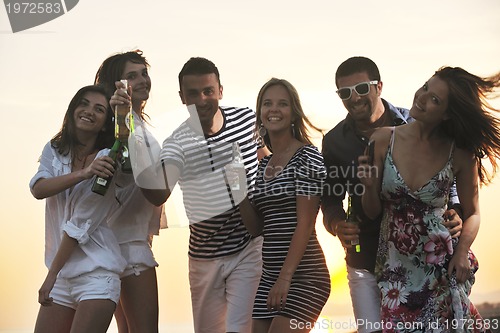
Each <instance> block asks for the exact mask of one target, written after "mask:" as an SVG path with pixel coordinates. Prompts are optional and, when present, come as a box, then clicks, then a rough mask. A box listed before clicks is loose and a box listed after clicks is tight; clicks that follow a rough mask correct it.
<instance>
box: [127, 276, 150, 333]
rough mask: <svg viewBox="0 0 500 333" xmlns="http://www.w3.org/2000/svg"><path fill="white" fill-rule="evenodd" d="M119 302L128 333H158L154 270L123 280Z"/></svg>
mask: <svg viewBox="0 0 500 333" xmlns="http://www.w3.org/2000/svg"><path fill="white" fill-rule="evenodd" d="M120 302H121V305H122V308H123V312H124V314H125V316H126V317H127V322H128V329H129V333H158V285H157V281H156V268H154V267H153V268H150V269H147V270H145V271H142V272H141V274H140V275H138V276H137V275H130V276H127V277H125V278H123V279H122V289H121V294H120ZM120 333H122V332H121V331H120Z"/></svg>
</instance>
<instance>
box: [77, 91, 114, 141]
mask: <svg viewBox="0 0 500 333" xmlns="http://www.w3.org/2000/svg"><path fill="white" fill-rule="evenodd" d="M107 113H108V101H107V99H106V97H105V96H104V95H102V94H100V93H97V92H93V91H89V92H86V93H85V94H84V95H83V97H82V98H81V100H80V102H79V103H78V106H77V107H76V109H75V111H74V113H73V119H74V121H75V128H76V130H77V131H81V132H90V133H97V134H98V133H99V132H100V131H102V130H103V129H104V125H105V123H106V119H107V116H108V114H107Z"/></svg>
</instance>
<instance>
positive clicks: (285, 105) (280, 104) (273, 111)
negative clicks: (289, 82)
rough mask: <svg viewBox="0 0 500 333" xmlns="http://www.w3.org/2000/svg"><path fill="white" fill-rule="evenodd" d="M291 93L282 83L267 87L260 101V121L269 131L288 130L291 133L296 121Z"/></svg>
mask: <svg viewBox="0 0 500 333" xmlns="http://www.w3.org/2000/svg"><path fill="white" fill-rule="evenodd" d="M291 105H292V103H291V98H290V94H289V93H288V91H287V90H286V88H285V87H283V86H282V85H280V84H275V85H273V86H270V87H269V88H267V89H266V91H265V92H264V93H263V94H262V102H261V103H260V109H259V111H260V115H259V116H260V121H261V122H262V124H263V125H264V127H265V128H266V129H267V131H268V132H269V133H272V132H281V131H287V132H289V133H290V135H291V125H292V122H293V121H294V114H293V110H292V106H291Z"/></svg>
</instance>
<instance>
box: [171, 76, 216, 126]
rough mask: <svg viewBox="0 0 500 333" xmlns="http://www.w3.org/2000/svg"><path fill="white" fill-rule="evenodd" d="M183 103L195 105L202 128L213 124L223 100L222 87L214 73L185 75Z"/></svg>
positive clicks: (183, 78) (182, 84) (182, 91)
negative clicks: (220, 101)
mask: <svg viewBox="0 0 500 333" xmlns="http://www.w3.org/2000/svg"><path fill="white" fill-rule="evenodd" d="M179 96H180V97H181V100H182V103H183V104H186V105H195V106H196V111H197V116H198V117H199V119H200V122H201V124H202V127H205V125H209V124H211V123H212V122H213V119H214V116H215V114H216V113H217V112H218V111H219V100H221V99H222V86H221V85H219V81H218V80H217V76H216V75H215V74H214V73H211V74H202V75H184V76H183V77H182V81H181V91H179Z"/></svg>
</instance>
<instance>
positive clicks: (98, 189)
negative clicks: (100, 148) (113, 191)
mask: <svg viewBox="0 0 500 333" xmlns="http://www.w3.org/2000/svg"><path fill="white" fill-rule="evenodd" d="M121 147H122V144H121V142H120V140H118V139H116V140H115V143H114V144H113V147H112V148H111V150H110V151H109V153H108V156H109V157H111V159H113V162H115V166H116V160H117V157H118V153H119V152H120V148H121ZM112 180H113V176H110V177H107V178H103V177H98V176H96V177H95V179H94V184H92V192H94V193H97V194H100V195H105V194H106V191H107V190H108V188H109V185H110V184H111V181H112Z"/></svg>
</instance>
